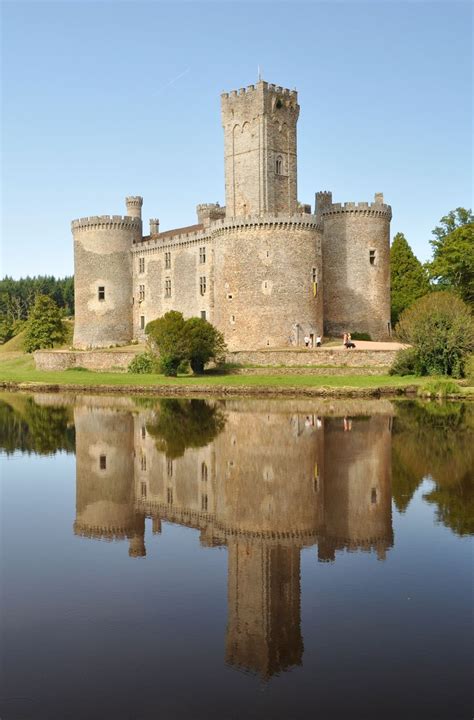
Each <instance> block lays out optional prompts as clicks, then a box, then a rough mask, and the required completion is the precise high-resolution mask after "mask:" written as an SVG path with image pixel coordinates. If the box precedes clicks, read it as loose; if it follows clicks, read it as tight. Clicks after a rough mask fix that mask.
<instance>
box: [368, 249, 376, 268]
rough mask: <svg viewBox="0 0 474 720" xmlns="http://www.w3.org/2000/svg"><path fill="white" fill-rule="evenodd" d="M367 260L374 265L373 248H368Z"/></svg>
mask: <svg viewBox="0 0 474 720" xmlns="http://www.w3.org/2000/svg"><path fill="white" fill-rule="evenodd" d="M369 262H370V264H371V265H375V250H369Z"/></svg>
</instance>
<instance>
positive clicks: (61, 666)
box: [0, 393, 474, 720]
mask: <svg viewBox="0 0 474 720" xmlns="http://www.w3.org/2000/svg"><path fill="white" fill-rule="evenodd" d="M473 440H474V405H473V404H468V403H466V404H462V403H444V404H443V403H438V402H429V403H426V402H424V403H423V402H421V401H418V400H403V401H402V400H401V401H389V400H384V399H382V400H368V401H362V400H358V399H347V400H335V399H332V398H331V399H305V398H301V399H299V398H295V399H235V398H232V399H222V400H219V399H213V400H209V399H206V400H204V399H198V398H197V399H193V400H184V399H171V398H167V399H157V398H150V399H148V398H141V397H135V398H132V397H126V396H123V397H122V396H119V397H111V396H107V395H102V396H100V395H98V396H93V395H90V396H89V395H78V396H76V397H74V396H68V395H67V394H64V395H63V394H34V395H28V394H21V393H11V394H10V393H1V394H0V451H1V457H0V460H1V470H2V486H1V488H2V493H1V520H2V545H1V563H2V564H1V580H2V591H1V623H2V636H1V641H2V643H1V647H2V650H1V659H2V677H1V680H2V682H1V691H0V717H1V718H2V720H30V719H31V720H43V719H44V720H56V719H58V720H59V719H60V720H68V719H69V718H70V719H71V720H76V719H80V720H96V719H99V718H100V719H104V718H105V719H107V720H108V719H109V718H111V719H113V720H168V718H169V719H172V720H175V719H181V718H192V719H193V720H194V719H200V718H206V720H208V719H209V720H213V719H214V718H216V719H219V720H227V719H228V720H234V719H239V720H240V719H241V718H242V719H245V720H247V719H252V718H265V719H267V718H268V719H271V720H274V719H280V718H285V719H286V718H288V719H289V720H299V719H300V718H301V719H303V718H304V719H305V720H306V719H309V718H321V719H322V720H333V719H334V720H336V719H339V718H344V719H346V718H351V719H353V718H363V720H372V718H373V719H377V720H387V719H391V718H394V719H395V718H396V719H397V720H399V719H401V718H403V719H404V720H407V719H408V720H411V718H413V719H415V720H422V719H424V718H426V719H427V720H428V719H429V720H435V719H438V718H440V719H441V718H442V719H443V720H444V719H446V720H448V719H449V720H458V719H459V720H461V719H462V720H464V719H466V720H467V719H468V718H471V717H472V705H471V689H470V672H471V669H472V655H471V642H472V621H471V602H472V584H471V583H472V575H471V567H472V535H473V533H474V510H473V505H474V489H473V467H474V442H473Z"/></svg>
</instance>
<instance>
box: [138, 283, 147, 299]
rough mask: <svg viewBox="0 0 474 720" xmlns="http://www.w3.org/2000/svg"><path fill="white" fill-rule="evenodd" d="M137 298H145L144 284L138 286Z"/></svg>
mask: <svg viewBox="0 0 474 720" xmlns="http://www.w3.org/2000/svg"><path fill="white" fill-rule="evenodd" d="M138 299H139V301H140V302H143V300H144V299H145V286H144V285H140V286H139V288H138Z"/></svg>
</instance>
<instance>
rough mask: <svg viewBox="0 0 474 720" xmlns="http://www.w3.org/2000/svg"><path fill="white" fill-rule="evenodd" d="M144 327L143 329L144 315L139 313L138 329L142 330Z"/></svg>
mask: <svg viewBox="0 0 474 720" xmlns="http://www.w3.org/2000/svg"><path fill="white" fill-rule="evenodd" d="M144 329H145V316H144V315H140V330H144Z"/></svg>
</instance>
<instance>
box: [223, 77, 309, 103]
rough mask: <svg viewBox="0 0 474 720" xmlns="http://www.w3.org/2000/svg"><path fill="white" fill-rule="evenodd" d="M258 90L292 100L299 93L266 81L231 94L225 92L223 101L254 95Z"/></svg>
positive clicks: (260, 81) (233, 91)
mask: <svg viewBox="0 0 474 720" xmlns="http://www.w3.org/2000/svg"><path fill="white" fill-rule="evenodd" d="M256 90H263V92H264V93H265V92H270V93H277V94H278V95H283V96H287V97H292V98H297V97H298V93H297V91H296V90H290V89H289V88H284V87H282V86H281V85H275V84H274V83H268V82H266V81H265V80H259V81H258V82H257V83H256V84H255V85H247V87H242V88H239V89H238V90H230V91H229V92H223V93H221V98H222V99H223V100H225V99H228V98H230V99H232V98H236V97H239V96H242V95H247V94H250V93H253V92H255V91H256Z"/></svg>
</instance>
